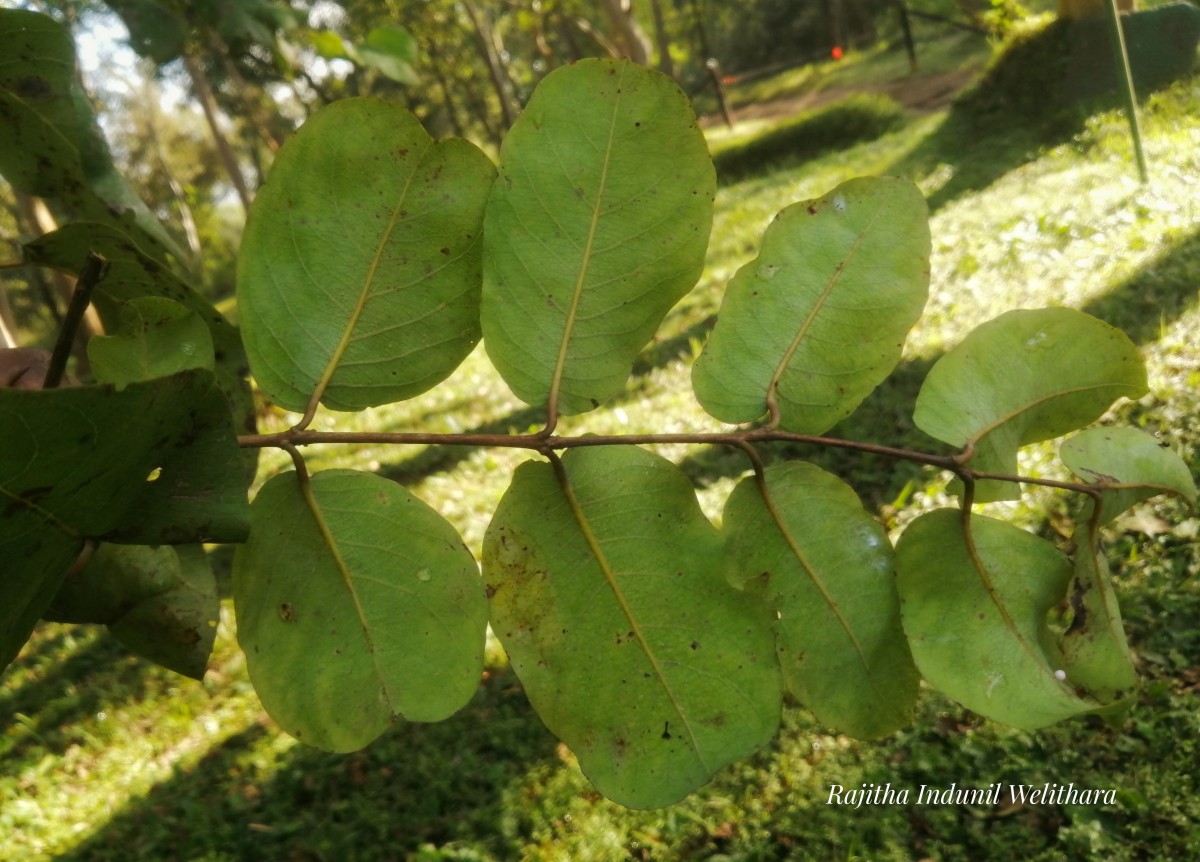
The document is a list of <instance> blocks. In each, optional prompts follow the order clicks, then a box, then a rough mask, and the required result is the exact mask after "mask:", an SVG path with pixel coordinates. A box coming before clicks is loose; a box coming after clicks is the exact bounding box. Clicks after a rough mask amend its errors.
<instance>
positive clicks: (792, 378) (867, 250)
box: [692, 177, 930, 434]
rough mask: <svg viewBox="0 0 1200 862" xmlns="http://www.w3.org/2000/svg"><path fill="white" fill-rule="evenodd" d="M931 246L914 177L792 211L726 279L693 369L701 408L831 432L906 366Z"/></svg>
mask: <svg viewBox="0 0 1200 862" xmlns="http://www.w3.org/2000/svg"><path fill="white" fill-rule="evenodd" d="M929 253H930V238H929V220H928V210H927V209H926V206H925V199H924V198H923V197H922V196H921V192H920V191H919V190H918V189H917V187H916V186H915V185H913V184H912V183H911V182H909V181H908V180H901V179H894V178H889V177H883V178H881V177H863V178H859V179H854V180H850V181H849V182H846V183H843V184H842V185H840V186H838V187H837V188H835V189H834V190H833V191H831V192H830V193H829V194H827V195H825V196H824V197H822V198H818V199H816V200H810V201H801V202H800V203H796V204H793V205H791V206H789V207H788V208H787V209H785V210H783V211H782V212H781V213H779V215H777V216H776V217H775V220H774V221H773V222H772V223H771V225H770V226H769V227H768V228H767V231H766V233H765V234H764V235H763V244H762V250H761V251H760V252H759V255H758V257H757V258H755V259H754V260H752V261H751V262H750V263H748V264H746V265H745V266H743V267H742V268H741V269H740V270H739V271H738V273H737V275H736V276H734V278H733V280H732V281H731V282H730V283H729V288H728V291H727V292H726V294H725V298H724V299H723V300H722V302H721V310H720V312H719V313H718V315H717V325H716V327H715V328H714V329H713V332H712V335H711V336H710V338H709V340H708V344H707V345H705V348H704V352H703V353H701V355H700V357H699V358H698V359H697V360H696V364H695V366H694V367H693V370H692V385H693V387H694V389H695V391H696V397H697V398H698V399H699V400H700V403H701V405H703V407H704V409H705V410H707V411H708V412H709V413H710V414H712V415H713V416H714V417H716V418H717V419H720V420H722V421H724V422H733V423H738V422H751V421H753V420H755V419H758V418H759V417H760V416H762V415H763V414H764V413H767V412H768V411H771V412H774V411H776V410H777V411H778V419H779V425H780V427H782V428H785V429H787V430H790V431H796V432H799V433H813V434H819V433H822V432H824V431H827V430H828V429H829V428H831V427H832V426H833V425H834V424H835V423H837V422H838V421H840V420H841V419H844V418H845V417H846V416H849V415H850V413H851V412H853V410H854V409H855V408H856V407H857V406H858V405H859V404H860V403H861V402H862V400H863V399H864V398H865V397H866V396H867V395H868V394H869V393H870V392H871V390H872V389H874V388H875V387H876V386H877V385H878V384H879V383H880V382H882V381H883V379H884V378H886V377H887V376H888V375H889V374H890V373H891V372H892V370H893V369H894V368H895V367H896V363H897V362H899V360H900V354H901V351H902V349H903V346H904V339H905V336H906V335H907V334H908V331H909V330H910V329H911V328H912V327H913V324H915V323H916V322H917V320H918V319H919V318H920V316H921V310H922V309H923V308H924V307H925V300H926V297H927V295H928V291H929ZM773 418H774V417H773Z"/></svg>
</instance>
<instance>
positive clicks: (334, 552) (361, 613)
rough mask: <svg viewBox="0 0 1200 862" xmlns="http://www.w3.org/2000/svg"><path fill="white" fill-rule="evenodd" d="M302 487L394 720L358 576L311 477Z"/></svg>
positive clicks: (391, 703) (301, 490)
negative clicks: (345, 553)
mask: <svg viewBox="0 0 1200 862" xmlns="http://www.w3.org/2000/svg"><path fill="white" fill-rule="evenodd" d="M297 479H298V481H299V483H300V493H301V496H302V497H303V498H304V503H305V505H306V506H307V507H308V511H309V513H310V514H311V515H312V516H313V520H314V521H315V522H316V524H317V530H318V532H320V534H321V539H322V541H323V542H324V543H325V546H326V547H327V548H328V549H329V554H330V556H331V557H332V559H333V564H334V567H335V568H336V569H337V571H338V574H339V575H341V578H342V584H343V585H344V586H345V588H346V593H347V594H348V595H349V596H350V600H351V601H352V602H353V603H354V612H355V615H356V616H357V617H358V623H359V626H360V628H361V629H362V634H363V640H364V641H365V643H366V648H367V653H368V654H369V655H370V656H371V666H372V667H373V668H374V669H375V677H376V679H377V680H378V681H379V690H380V692H381V693H382V694H383V699H384V703H386V704H387V708H388V713H389V715H390V716H394V715H395V714H396V713H397V710H396V708H395V706H394V705H393V701H392V695H391V692H390V691H389V690H388V684H387V676H386V674H385V673H384V670H383V668H382V667H381V666H380V663H379V652H378V650H376V649H375V640H374V638H372V637H371V627H370V624H369V622H368V621H367V612H366V609H365V608H363V604H362V600H361V598H360V597H359V595H358V590H357V589H355V587H354V576H353V574H352V573H351V572H350V567H349V565H348V564H347V563H346V560H345V558H344V557H343V556H342V551H341V547H340V546H339V545H338V542H337V539H335V538H334V535H333V530H332V529H330V527H329V522H328V521H326V520H325V514H324V512H323V511H322V509H321V506H320V504H319V503H318V502H317V497H316V494H315V492H314V491H313V487H312V479H311V477H308V476H304V477H300V476H297Z"/></svg>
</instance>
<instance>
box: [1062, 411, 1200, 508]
mask: <svg viewBox="0 0 1200 862" xmlns="http://www.w3.org/2000/svg"><path fill="white" fill-rule="evenodd" d="M1058 451H1059V457H1061V458H1062V461H1063V463H1064V464H1066V465H1067V467H1069V468H1070V469H1071V472H1072V473H1074V474H1075V475H1076V476H1078V477H1079V478H1081V479H1083V480H1084V481H1085V482H1090V483H1092V484H1095V485H1099V486H1100V487H1101V488H1102V489H1103V490H1102V491H1101V496H1102V499H1103V500H1104V506H1103V509H1102V513H1103V521H1104V522H1105V523H1107V522H1108V521H1111V520H1112V519H1113V518H1115V517H1116V516H1117V515H1120V514H1121V513H1122V512H1124V511H1125V510H1126V509H1128V508H1130V507H1131V506H1133V505H1135V504H1137V503H1140V502H1141V501H1142V500H1146V499H1149V498H1150V497H1155V496H1157V495H1159V494H1174V495H1175V496H1178V497H1182V498H1183V499H1185V500H1187V501H1188V503H1190V504H1191V505H1193V506H1195V505H1196V482H1195V480H1194V479H1192V474H1191V471H1190V470H1189V469H1188V466H1187V464H1185V463H1184V461H1183V459H1182V458H1180V457H1179V455H1177V454H1176V453H1175V452H1174V451H1173V450H1171V449H1170V448H1166V447H1163V446H1160V445H1159V444H1158V442H1157V441H1156V440H1155V439H1154V438H1153V437H1151V436H1150V435H1148V434H1145V433H1143V432H1141V431H1138V430H1137V429H1136V428H1089V429H1088V430H1086V431H1081V432H1080V433H1078V434H1076V435H1075V436H1074V437H1072V438H1070V439H1069V440H1066V441H1064V442H1063V444H1062V446H1060V447H1059V450H1058Z"/></svg>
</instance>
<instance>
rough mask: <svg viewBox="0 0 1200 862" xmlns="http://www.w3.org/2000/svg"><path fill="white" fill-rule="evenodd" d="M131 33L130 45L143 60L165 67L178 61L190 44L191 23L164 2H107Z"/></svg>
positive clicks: (125, 0)
mask: <svg viewBox="0 0 1200 862" xmlns="http://www.w3.org/2000/svg"><path fill="white" fill-rule="evenodd" d="M106 3H107V5H108V6H109V8H111V9H112V10H113V11H114V12H116V13H117V14H118V15H120V16H121V20H122V21H124V22H125V26H126V27H127V28H128V29H129V44H130V47H132V48H133V50H134V51H136V52H137V53H138V54H139V55H140V56H142V57H148V58H150V59H151V60H153V61H154V62H155V63H156V64H157V65H159V66H162V65H165V64H166V63H169V62H171V61H172V60H174V59H176V58H177V57H179V55H180V54H182V53H183V50H184V47H185V46H186V44H187V37H188V22H187V20H186V19H184V18H182V17H180V16H179V15H177V14H175V12H173V11H172V10H171V9H170V8H168V6H167V4H165V3H163V2H162V0H106Z"/></svg>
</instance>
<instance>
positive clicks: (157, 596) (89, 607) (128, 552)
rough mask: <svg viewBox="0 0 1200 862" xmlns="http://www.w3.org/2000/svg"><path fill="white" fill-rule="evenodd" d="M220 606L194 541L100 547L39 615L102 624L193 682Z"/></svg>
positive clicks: (213, 635)
mask: <svg viewBox="0 0 1200 862" xmlns="http://www.w3.org/2000/svg"><path fill="white" fill-rule="evenodd" d="M220 610H221V603H220V600H219V599H218V597H217V581H216V578H215V577H214V576H213V572H212V569H211V568H210V567H209V564H208V557H207V556H206V555H205V553H204V548H203V547H202V546H200V545H180V546H178V547H172V546H170V545H159V546H157V547H148V546H146V545H109V544H105V545H101V546H100V548H99V549H98V550H97V551H96V553H95V554H94V555H93V556H92V558H91V561H90V562H88V564H87V565H86V566H85V567H83V568H82V569H81V570H80V571H79V572H78V573H77V574H72V575H71V576H69V577H68V578H67V580H66V582H65V583H64V584H63V586H62V588H61V589H60V590H59V591H58V593H57V595H55V597H54V602H53V604H52V605H51V606H50V607H49V608H48V609H47V610H46V612H45V613H44V614H43V615H42V616H43V618H44V619H47V620H54V621H58V622H72V623H101V624H103V625H106V626H108V628H109V630H110V631H111V632H112V633H113V635H114V636H116V638H117V639H118V640H120V641H121V642H122V643H123V644H125V645H126V646H127V647H129V648H130V649H131V650H133V651H134V652H136V653H138V654H139V655H141V656H143V657H145V658H148V659H150V660H151V661H153V662H156V663H157V664H160V665H162V666H163V667H166V668H169V669H170V670H173V671H175V672H176V673H181V674H183V675H184V676H190V677H192V678H193V679H200V678H201V677H203V676H204V671H205V670H206V669H207V666H208V656H209V654H210V653H211V652H212V647H213V641H214V640H215V638H216V632H217V620H218V617H219V615H220Z"/></svg>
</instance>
